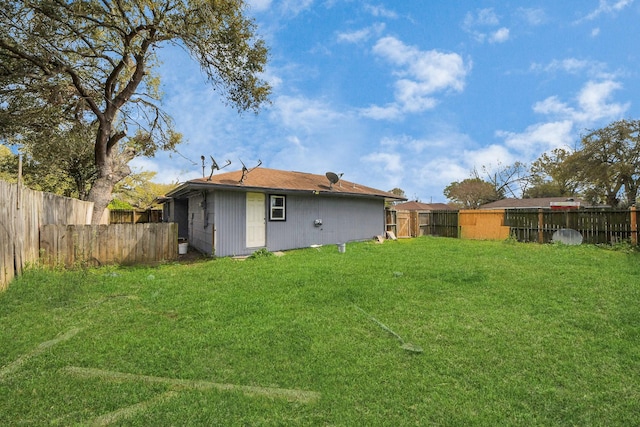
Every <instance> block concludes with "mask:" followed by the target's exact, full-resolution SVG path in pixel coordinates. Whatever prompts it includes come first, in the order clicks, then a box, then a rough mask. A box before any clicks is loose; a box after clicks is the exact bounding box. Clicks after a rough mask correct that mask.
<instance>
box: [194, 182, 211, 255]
mask: <svg viewBox="0 0 640 427" xmlns="http://www.w3.org/2000/svg"><path fill="white" fill-rule="evenodd" d="M205 194H206V199H205ZM212 217H213V197H212V195H211V193H204V192H203V193H200V194H198V195H194V196H191V197H189V245H190V246H193V247H194V248H196V249H198V250H199V251H200V252H202V253H205V254H212V251H213V246H212V244H213V221H212Z"/></svg>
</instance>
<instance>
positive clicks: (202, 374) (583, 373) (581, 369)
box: [0, 237, 640, 426]
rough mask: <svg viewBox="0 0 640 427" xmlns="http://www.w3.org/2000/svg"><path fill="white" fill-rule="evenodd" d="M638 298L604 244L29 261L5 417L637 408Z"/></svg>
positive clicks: (3, 316)
mask: <svg viewBox="0 0 640 427" xmlns="http://www.w3.org/2000/svg"><path fill="white" fill-rule="evenodd" d="M639 305H640V254H638V253H637V252H634V253H626V252H621V251H612V250H606V249H603V248H598V247H595V246H579V247H570V246H557V245H535V244H516V243H508V242H481V241H464V240H458V239H444V238H431V237H425V238H418V239H412V240H402V241H396V242H392V241H387V242H385V243H384V244H382V245H380V244H374V243H371V242H363V243H353V244H348V245H347V250H346V252H345V253H338V250H337V248H336V247H335V246H325V247H322V248H318V249H304V250H298V251H290V252H287V253H286V255H285V256H283V257H261V258H257V259H249V260H246V261H236V260H231V259H217V260H211V261H206V262H200V263H194V264H188V265H177V264H171V265H162V266H158V267H144V268H116V267H104V268H98V269H89V270H79V271H73V272H52V271H43V270H37V269H33V270H30V271H27V272H26V273H25V274H24V275H23V276H22V277H20V278H19V279H17V280H15V281H14V282H13V283H12V284H11V286H10V288H9V290H8V291H6V292H5V293H3V294H1V295H0V349H1V350H0V425H76V424H80V425H92V424H93V425H109V424H113V425H141V426H142V425H144V426H146V425H154V426H162V425H225V426H227V425H228V426H236V425H336V426H353V425H372V426H373V425H376V426H377V425H388V426H404V425H452V426H454V425H487V426H489V425H491V426H495V425H527V426H529V425H541V426H551V425H580V426H585V425H606V426H615V425H619V426H629V425H640V310H639ZM358 307H359V308H360V309H362V310H364V311H365V312H366V313H368V314H369V315H370V316H373V317H374V318H375V319H376V320H377V321H378V322H380V323H382V324H384V325H385V326H387V327H388V328H389V329H391V330H392V331H393V332H395V333H396V334H397V335H399V336H400V337H402V339H403V340H404V341H406V342H410V343H412V344H414V345H416V346H419V347H421V348H422V349H423V352H422V353H412V352H408V351H406V350H403V349H402V348H401V342H400V341H399V340H398V339H396V338H395V337H394V336H393V334H391V333H390V332H388V331H386V330H385V329H384V328H382V327H381V326H380V325H379V324H378V323H376V322H375V321H373V320H372V319H371V318H370V317H369V316H367V315H366V314H365V313H363V311H361V310H359V309H358ZM283 390H284V391H283ZM287 393H288V394H287Z"/></svg>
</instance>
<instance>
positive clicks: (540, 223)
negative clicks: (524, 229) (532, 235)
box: [538, 208, 544, 244]
mask: <svg viewBox="0 0 640 427" xmlns="http://www.w3.org/2000/svg"><path fill="white" fill-rule="evenodd" d="M538 243H540V244H542V243H544V213H543V211H542V209H541V208H538Z"/></svg>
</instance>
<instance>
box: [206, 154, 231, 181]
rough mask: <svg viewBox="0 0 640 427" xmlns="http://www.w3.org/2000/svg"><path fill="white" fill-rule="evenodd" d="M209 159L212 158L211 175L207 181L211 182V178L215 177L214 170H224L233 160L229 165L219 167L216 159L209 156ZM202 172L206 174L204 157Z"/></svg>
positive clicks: (228, 163) (229, 161) (228, 162)
mask: <svg viewBox="0 0 640 427" xmlns="http://www.w3.org/2000/svg"><path fill="white" fill-rule="evenodd" d="M209 157H211V174H210V175H209V178H208V179H207V181H211V177H212V176H213V171H214V170H220V169H224V168H226V167H227V166H229V165H230V164H231V160H227V163H226V164H225V165H224V166H222V167H220V166H218V163H217V162H216V159H214V158H213V156H209ZM202 172H203V173H204V156H202Z"/></svg>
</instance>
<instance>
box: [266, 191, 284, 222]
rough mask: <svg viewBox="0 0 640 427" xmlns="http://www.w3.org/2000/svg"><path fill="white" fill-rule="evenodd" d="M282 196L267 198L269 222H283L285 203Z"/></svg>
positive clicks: (273, 195)
mask: <svg viewBox="0 0 640 427" xmlns="http://www.w3.org/2000/svg"><path fill="white" fill-rule="evenodd" d="M285 201H286V199H285V197H284V196H276V195H275V194H272V195H270V196H269V220H270V221H284V220H285V219H286V215H285V207H286V203H285Z"/></svg>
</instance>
